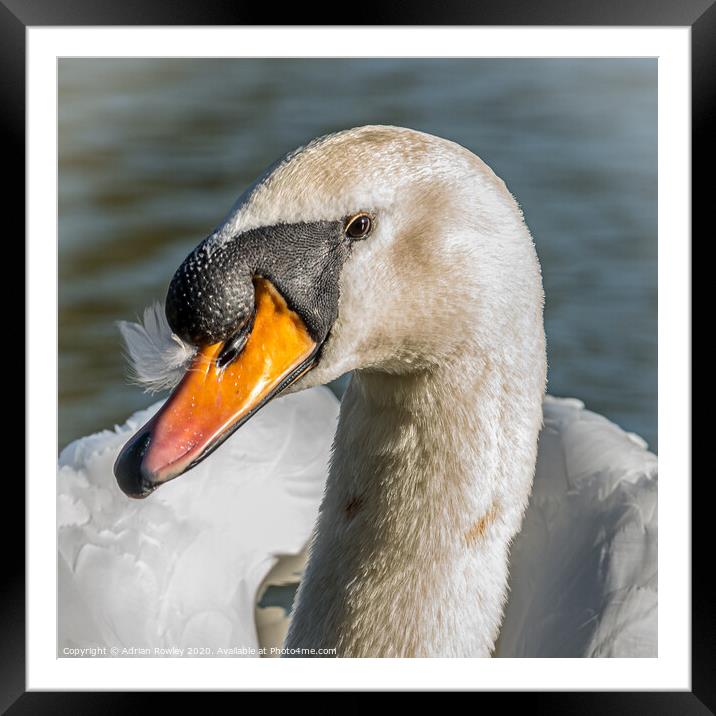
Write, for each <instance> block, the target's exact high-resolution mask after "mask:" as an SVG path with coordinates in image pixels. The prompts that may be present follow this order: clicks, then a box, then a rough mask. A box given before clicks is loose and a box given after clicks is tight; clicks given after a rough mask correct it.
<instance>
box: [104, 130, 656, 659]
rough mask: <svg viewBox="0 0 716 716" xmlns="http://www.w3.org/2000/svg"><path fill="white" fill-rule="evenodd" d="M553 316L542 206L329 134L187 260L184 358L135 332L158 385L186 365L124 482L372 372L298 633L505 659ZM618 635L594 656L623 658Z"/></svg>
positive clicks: (388, 139)
mask: <svg viewBox="0 0 716 716" xmlns="http://www.w3.org/2000/svg"><path fill="white" fill-rule="evenodd" d="M357 219H360V222H358V223H356V220H357ZM356 226H358V227H360V230H356V228H355V227H356ZM366 227H367V228H366ZM364 228H366V230H365V231H363V229H364ZM252 282H253V283H252ZM542 306H543V293H542V282H541V276H540V268H539V263H538V260H537V256H536V253H535V250H534V245H533V243H532V239H531V236H530V234H529V231H528V229H527V227H526V225H525V223H524V221H523V218H522V214H521V212H520V209H519V207H518V205H517V203H516V202H515V200H514V198H513V197H512V196H511V194H510V193H509V191H508V190H507V189H506V187H505V185H504V183H503V182H502V181H501V180H500V179H498V178H497V177H496V176H495V175H494V173H493V172H492V171H491V170H490V169H489V167H487V166H486V165H485V164H484V163H483V162H482V161H481V160H480V159H479V158H477V157H476V156H475V155H474V154H472V153H471V152H469V151H467V150H466V149H464V148H463V147H460V146H458V145H456V144H453V143H452V142H448V141H446V140H443V139H439V138H436V137H432V136H430V135H426V134H422V133H419V132H414V131H412V130H407V129H402V128H395V127H361V128H357V129H354V130H348V131H345V132H339V133H337V134H335V135H329V136H327V137H323V138H319V139H318V140H315V141H314V142H312V143H310V144H309V145H307V146H306V147H304V148H301V149H300V150H297V151H296V152H293V153H291V154H289V155H287V157H285V158H284V159H283V160H282V161H280V162H278V163H277V164H275V165H273V166H272V167H270V168H269V170H267V172H266V174H265V175H264V176H263V177H261V178H260V179H259V180H258V181H257V182H256V183H255V184H254V185H252V186H251V187H250V188H249V189H248V190H247V191H246V192H245V193H244V194H243V195H242V196H241V197H240V199H239V201H238V202H237V204H236V205H235V207H234V208H233V209H232V211H231V212H230V214H229V215H228V216H227V217H226V219H225V220H224V222H222V224H221V225H220V226H219V227H217V229H216V230H215V231H214V232H213V233H212V234H211V235H210V236H209V237H208V238H207V239H206V240H205V241H204V242H202V243H201V244H200V245H199V246H198V247H197V249H195V250H194V252H192V254H190V256H189V257H187V260H186V261H185V262H184V264H182V266H181V267H180V268H179V270H178V271H177V273H176V274H175V276H174V279H173V280H172V283H171V284H170V288H169V292H168V296H167V306H166V319H167V321H168V324H169V328H170V330H160V329H159V324H160V323H161V320H158V322H157V326H155V327H154V328H155V329H156V331H155V333H156V334H157V335H164V336H165V337H166V336H171V340H173V341H174V345H173V346H172V349H171V351H169V350H168V349H167V350H165V348H166V345H168V344H167V341H162V340H156V341H154V343H153V344H152V341H148V340H147V336H148V335H149V331H148V330H146V327H145V331H144V334H142V332H141V330H139V331H137V330H135V331H134V334H132V331H131V330H129V329H125V331H124V333H125V338H127V339H128V348H129V353H130V355H131V356H132V358H133V361H134V363H135V372H136V374H137V375H138V376H139V377H141V376H142V375H143V374H144V375H147V376H150V379H149V381H148V382H151V383H154V384H159V383H162V381H163V379H164V378H165V377H166V376H169V375H172V376H173V375H174V374H176V373H179V374H181V372H182V370H183V371H185V372H184V376H183V377H182V378H181V382H180V383H179V385H178V387H177V388H176V389H175V390H174V392H173V393H172V396H171V397H170V399H169V400H168V401H167V403H165V404H164V405H163V406H161V408H160V409H159V411H158V412H157V413H156V414H155V415H154V417H152V418H151V419H150V420H149V421H148V422H147V423H146V424H145V425H144V426H142V427H141V428H140V430H138V431H137V433H136V434H135V436H134V437H133V438H132V439H131V440H130V441H129V442H128V443H127V445H125V447H124V448H123V449H122V451H121V452H120V454H119V457H118V458H117V460H116V462H115V466H114V471H115V474H116V476H117V479H118V482H119V484H120V486H121V488H122V490H123V491H125V492H126V493H127V494H128V495H131V496H134V497H146V496H147V495H150V494H151V493H152V492H153V491H154V490H156V489H157V488H158V487H159V486H160V485H162V484H164V483H165V482H167V481H169V480H172V479H173V478H175V477H177V476H178V475H180V474H181V473H182V472H185V471H186V470H188V469H191V468H194V470H196V469H197V467H196V466H197V465H198V464H199V463H201V462H202V460H204V459H205V458H206V456H207V455H208V454H209V453H210V452H212V451H213V450H215V449H216V448H217V447H218V446H219V445H220V444H221V443H222V442H223V441H224V440H225V439H226V438H227V437H228V436H229V435H230V434H231V432H232V431H233V430H235V429H236V428H238V427H239V426H241V425H243V423H244V422H245V421H246V420H248V419H249V418H250V417H251V416H252V415H254V413H255V411H256V410H257V409H258V408H259V407H261V406H262V405H264V403H265V402H266V401H267V400H270V399H271V397H272V396H274V395H276V394H277V393H279V392H283V393H290V392H295V391H298V390H301V389H306V388H312V387H315V386H318V385H321V384H325V383H327V382H329V381H331V380H333V379H335V378H337V377H338V376H340V375H342V374H344V373H346V372H349V371H352V372H353V379H352V380H351V383H350V385H349V388H348V390H347V393H346V395H345V396H344V398H343V400H342V402H341V407H340V417H339V420H338V427H337V430H336V434H335V439H334V446H333V452H332V457H331V460H330V464H329V467H328V474H327V476H326V481H325V490H324V495H323V499H322V501H321V506H320V512H319V515H318V520H317V523H316V530H315V533H314V536H313V538H312V541H311V546H310V550H309V557H308V563H307V565H306V569H305V574H304V576H303V579H302V581H301V586H300V588H299V591H298V594H297V596H296V603H295V607H294V612H293V615H292V619H291V624H290V627H289V631H288V634H287V637H286V642H285V645H286V647H287V648H288V649H289V651H290V652H291V653H294V654H298V655H302V654H305V653H307V652H308V651H309V650H311V649H329V650H331V651H332V652H333V653H334V654H336V655H339V656H488V655H490V654H491V653H492V652H493V650H494V649H495V643H496V640H497V637H498V634H499V631H500V625H501V622H502V619H503V612H504V607H505V603H506V601H507V596H508V563H509V549H510V545H511V543H512V541H513V539H514V538H515V537H516V535H517V534H518V533H519V531H520V528H521V525H522V519H523V516H524V513H525V510H526V508H527V504H528V500H529V496H530V491H531V488H532V481H533V476H534V473H535V464H536V459H537V441H538V435H539V432H540V428H541V426H542V420H543V398H544V390H545V381H546V358H545V337H544V327H543V320H542ZM281 336H284V338H281ZM165 344H166V345H165ZM152 351H154V353H153V354H154V355H155V356H157V355H159V356H161V359H160V360H158V361H154V362H152V364H151V366H150V367H147V365H146V364H147V363H148V358H147V356H148V355H149V354H152ZM169 354H171V356H172V358H171V359H168V358H166V356H167V355H169ZM176 356H179V358H178V359H177V358H176ZM162 360H164V362H165V363H166V368H167V370H166V376H163V375H162V371H161V364H162ZM185 360H188V361H189V364H188V365H187V364H185V363H184V362H183V361H185ZM157 363H158V364H159V370H157ZM187 368H188V369H187ZM165 382H166V381H165ZM254 385H255V387H254ZM197 406H199V407H197ZM212 406H220V407H216V408H214V407H212ZM233 406H235V407H233ZM212 421H213V422H212ZM570 424H571V423H570ZM250 425H251V424H249V425H248V426H245V427H244V428H241V430H250ZM241 430H240V431H239V432H241ZM577 454H580V455H581V449H580V450H579V451H578V453H577ZM586 464H587V465H588V464H589V463H588V461H587V463H586ZM186 481H187V482H189V481H190V480H189V478H186ZM578 482H579V485H580V486H584V487H585V489H586V488H590V489H596V494H597V496H598V497H600V494H599V489H597V488H595V486H594V484H593V483H592V482H591V481H587V482H585V483H584V484H583V483H582V481H581V478H580V480H579V481H578ZM619 482H620V484H621V483H622V482H624V479H622V478H620V479H619ZM639 484H640V488H639V489H640V490H641V488H642V487H643V486H642V485H641V483H639ZM649 484H650V485H651V484H655V483H654V482H653V480H652V482H650V483H649ZM597 487H599V486H597ZM163 489H167V488H163ZM600 489H601V488H600ZM639 494H640V495H641V492H639ZM153 499H154V497H150V498H149V500H153ZM149 500H148V501H149ZM592 502H593V503H594V500H592ZM548 504H549V500H548V501H546V502H541V503H540V507H539V508H538V509H545V506H547V505H548ZM595 504H600V503H599V500H598V499H597V501H596V503H595ZM645 515H646V517H645V520H646V522H647V523H648V522H649V519H650V518H649V513H648V510H647V511H646V512H645ZM560 534H565V533H564V532H563V531H562V532H560ZM610 544H611V543H610ZM613 544H617V542H614V543H613ZM540 561H542V560H540ZM607 571H609V570H607ZM639 576H640V578H642V577H643V575H642V574H641V573H640V575H639ZM622 577H623V575H622ZM614 578H615V580H616V581H615V582H614V584H615V585H617V584H620V583H621V582H624V579H623V578H622V579H621V582H620V579H619V575H616V574H615V575H614ZM514 579H515V574H514V573H513V582H514ZM254 581H255V580H254ZM644 584H645V587H644V588H645V590H646V591H645V592H644V594H646V596H645V597H644V598H643V599H637V600H636V601H634V603H635V604H636V603H638V604H639V605H640V608H641V609H643V610H644V619H645V620H646V621H648V619H649V614H650V612H649V609H648V604H649V598H648V592H649V583H648V580H646V582H644ZM622 586H624V585H623V584H622ZM513 590H514V586H513ZM535 594H538V592H535ZM532 603H533V602H530V600H527V601H526V602H524V603H521V604H522V606H521V609H522V612H521V614H522V615H523V616H524V614H529V613H530V609H531V608H532V607H531V606H530V605H531V604H532ZM605 604H606V603H605ZM605 608H606V606H605ZM609 609H610V614H611V617H610V618H611V620H612V622H613V623H618V621H619V617H620V610H619V607H618V605H617V603H616V602H609ZM518 613H520V612H519V609H518ZM576 613H578V614H582V612H576ZM572 616H573V615H572ZM515 619H517V617H515ZM580 628H582V629H583V632H584V628H583V627H580ZM587 631H589V629H587ZM605 633H606V632H604V631H601V630H600V631H599V632H598V634H597V635H595V636H594V639H595V640H596V641H592V642H590V646H589V647H584V648H585V649H592V650H594V651H596V652H600V650H601V651H603V650H607V651H608V647H606V646H603V645H602V646H599V644H602V642H603V639H605V638H606V637H605V636H604V634H605ZM521 638H523V639H525V638H527V637H526V633H525V632H524V631H523V633H522V636H521ZM635 639H636V637H635ZM636 640H637V641H638V639H636ZM518 642H519V640H516V639H515V637H510V636H509V634H508V635H507V636H505V637H504V639H503V642H502V643H501V648H503V649H507V650H509V649H515V648H517V646H516V644H517V643H518ZM533 646H534V645H532V647H533ZM554 648H556V649H558V648H559V647H558V646H555V647H554Z"/></svg>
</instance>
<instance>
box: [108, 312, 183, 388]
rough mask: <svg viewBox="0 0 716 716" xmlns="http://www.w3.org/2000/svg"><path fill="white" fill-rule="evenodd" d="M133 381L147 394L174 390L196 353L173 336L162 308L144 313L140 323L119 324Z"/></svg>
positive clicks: (124, 322)
mask: <svg viewBox="0 0 716 716" xmlns="http://www.w3.org/2000/svg"><path fill="white" fill-rule="evenodd" d="M117 326H118V327H119V331H120V333H121V334H122V338H123V339H124V344H125V348H126V352H127V359H128V361H129V366H130V372H131V378H132V380H133V381H134V382H135V383H137V384H138V385H141V386H143V387H144V389H145V390H146V391H147V392H157V391H160V390H168V389H170V388H173V387H174V386H175V385H176V384H177V383H178V382H179V380H180V379H181V377H182V375H184V373H185V371H186V369H187V367H188V365H189V362H190V361H191V359H192V357H193V356H194V353H195V352H196V349H195V348H194V347H193V346H190V345H189V344H188V343H185V342H184V341H183V340H182V339H181V338H179V336H177V335H175V334H174V333H172V330H171V328H170V327H169V322H168V321H167V318H166V315H165V313H164V306H163V305H162V304H161V303H159V302H155V303H154V304H153V305H151V306H148V307H147V308H145V309H144V316H143V319H142V321H141V322H139V323H131V322H129V321H118V323H117Z"/></svg>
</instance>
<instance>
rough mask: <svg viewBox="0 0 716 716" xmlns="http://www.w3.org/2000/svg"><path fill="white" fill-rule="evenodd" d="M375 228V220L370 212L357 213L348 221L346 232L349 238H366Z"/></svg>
mask: <svg viewBox="0 0 716 716" xmlns="http://www.w3.org/2000/svg"><path fill="white" fill-rule="evenodd" d="M372 228H373V220H372V219H371V218H370V216H369V215H368V214H356V215H355V216H351V217H350V218H349V219H348V220H347V221H346V228H345V233H346V236H347V237H348V238H349V239H352V240H353V241H355V240H356V239H365V237H366V236H368V234H370V232H371V229H372Z"/></svg>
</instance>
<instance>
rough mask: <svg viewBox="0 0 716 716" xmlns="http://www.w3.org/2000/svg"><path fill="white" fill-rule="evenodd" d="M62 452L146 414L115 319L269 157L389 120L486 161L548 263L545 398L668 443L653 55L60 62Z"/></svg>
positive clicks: (156, 295)
mask: <svg viewBox="0 0 716 716" xmlns="http://www.w3.org/2000/svg"><path fill="white" fill-rule="evenodd" d="M59 67H60V69H59V179H60V181H59V195H60V196H59V212H60V224H59V271H60V292H59V301H60V303H59V328H60V333H59V410H60V416H59V417H60V421H59V446H60V447H62V446H64V445H66V444H67V443H68V442H69V441H70V440H72V439H74V438H76V437H80V436H82V435H86V434H88V433H91V432H95V431H97V430H100V429H102V428H107V427H112V426H113V425H114V424H115V423H120V422H124V420H125V419H126V417H127V416H128V415H129V414H130V413H131V412H132V411H134V410H136V409H138V408H141V407H145V406H147V405H149V403H150V402H152V400H153V399H152V397H151V396H148V395H146V394H143V393H142V392H141V391H140V390H139V389H137V388H134V387H132V386H130V385H128V384H127V382H126V377H125V376H126V370H125V366H124V362H123V357H122V352H121V346H120V342H119V337H118V334H117V331H116V328H115V326H114V322H115V321H116V320H118V319H127V318H130V319H131V318H134V317H136V316H137V315H138V314H139V313H140V312H141V310H142V309H143V307H144V306H145V305H146V304H148V303H149V302H151V301H153V300H155V299H161V298H163V296H164V294H165V292H166V288H167V285H168V282H169V280H170V279H171V276H172V274H173V272H174V270H175V268H176V267H177V266H178V265H179V263H180V262H181V261H182V259H183V258H184V256H185V255H186V254H187V253H188V252H189V250H190V249H191V248H192V247H193V246H194V245H195V244H196V243H198V241H199V240H200V239H202V238H203V237H204V236H205V235H206V234H207V233H209V232H210V231H211V229H212V228H213V227H214V226H215V225H216V223H218V221H219V220H220V219H221V218H222V217H223V216H224V214H225V213H226V211H227V210H228V208H229V207H230V206H231V204H232V203H233V202H234V200H235V199H236V197H237V196H238V195H239V193H240V192H241V190H242V189H243V188H244V187H245V186H246V185H247V184H249V183H250V182H251V181H252V180H253V179H254V178H255V177H256V175H257V174H258V173H259V172H260V171H261V170H262V169H264V168H265V167H266V166H267V165H268V164H269V163H271V162H272V161H273V160H275V159H276V158H277V157H279V156H281V155H282V154H283V153H285V152H286V151H288V150H290V149H292V148H293V147H295V146H298V145H300V144H303V143H305V142H306V141H307V140H308V139H310V138H312V137H314V136H316V135H320V134H324V133H326V132H330V131H335V130H338V129H343V128H346V127H350V126H357V125H361V124H373V123H376V124H396V125H403V126H408V127H413V128H415V129H420V130H423V131H427V132H430V133H433V134H438V135H441V136H444V137H447V138H449V139H452V140H454V141H457V142H459V143H460V144H463V145H465V146H466V147H468V148H469V149H471V150H472V151H474V152H475V153H477V154H479V155H480V156H481V157H482V158H483V159H484V160H485V161H486V162H487V163H488V164H490V165H491V166H492V168H493V169H494V170H495V171H496V173H497V174H499V175H500V176H501V177H502V178H503V179H505V181H506V182H507V184H508V186H509V188H510V190H511V191H512V192H513V193H514V194H515V196H516V197H517V199H518V200H519V202H520V204H521V205H522V208H523V210H524V214H525V218H526V220H527V223H528V225H529V226H530V228H531V230H532V233H533V236H534V239H535V243H536V246H537V251H538V253H539V256H540V260H541V262H542V270H543V275H544V285H545V293H546V307H545V320H546V328H547V339H548V347H549V365H550V368H549V391H550V392H551V393H553V394H555V395H569V396H575V397H579V398H581V399H582V400H584V401H585V403H586V404H587V406H588V407H589V408H591V409H593V410H596V411H598V412H600V413H603V414H605V415H607V416H608V417H609V418H611V419H613V420H615V421H616V422H618V423H619V424H621V425H622V426H623V427H625V428H627V429H629V430H633V431H635V432H637V433H639V434H641V435H642V436H644V437H645V438H646V439H647V440H648V442H649V443H650V445H651V447H652V449H654V450H656V448H657V424H656V406H657V393H656V388H657V382H656V368H657V351H656V339H657V330H656V310H657V289H656V283H657V274H656V266H657V263H656V262H657V204H656V201H657V193H656V192H657V183H656V176H657V175H656V167H657V164H656V162H657V154H656V146H657V145H656V140H657V137H656V129H657V114H656V109H657V107H656V99H657V95H656V81H657V67H656V61H655V60H598V59H597V60H544V59H540V60H479V59H478V60H459V61H458V60H244V59H241V60H88V59H82V60H71V59H65V60H61V61H60V65H59Z"/></svg>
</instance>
